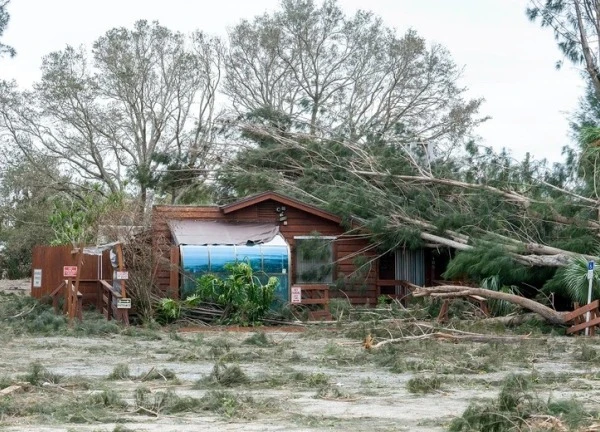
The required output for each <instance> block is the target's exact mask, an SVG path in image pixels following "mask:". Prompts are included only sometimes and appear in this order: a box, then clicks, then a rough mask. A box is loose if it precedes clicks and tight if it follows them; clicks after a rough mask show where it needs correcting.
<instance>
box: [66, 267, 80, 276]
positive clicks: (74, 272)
mask: <svg viewBox="0 0 600 432" xmlns="http://www.w3.org/2000/svg"><path fill="white" fill-rule="evenodd" d="M63 277H66V278H74V277H77V266H64V267H63Z"/></svg>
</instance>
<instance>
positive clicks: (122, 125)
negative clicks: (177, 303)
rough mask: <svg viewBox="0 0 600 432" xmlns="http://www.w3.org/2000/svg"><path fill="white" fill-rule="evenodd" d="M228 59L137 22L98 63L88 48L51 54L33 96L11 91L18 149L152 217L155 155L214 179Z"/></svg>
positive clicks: (194, 40) (193, 40)
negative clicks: (209, 170)
mask: <svg viewBox="0 0 600 432" xmlns="http://www.w3.org/2000/svg"><path fill="white" fill-rule="evenodd" d="M222 51H223V47H222V44H221V43H220V41H219V40H217V39H212V38H208V37H207V36H206V35H204V34H202V33H200V32H197V33H194V34H193V35H192V36H190V37H189V38H188V37H185V36H184V35H182V34H180V33H177V32H173V31H171V30H169V29H167V28H165V27H163V26H160V25H159V24H158V23H148V22H146V21H138V22H137V23H136V24H135V25H134V27H133V29H126V28H115V29H112V30H109V31H108V32H107V33H106V34H105V35H104V36H102V37H100V38H99V39H98V40H97V41H96V42H95V43H94V45H93V50H92V52H93V55H92V57H91V58H89V56H88V53H87V50H86V49H84V48H79V49H77V48H73V47H67V48H65V49H64V50H62V51H58V52H54V53H50V54H49V55H47V56H46V57H45V58H44V60H43V65H42V78H41V81H40V82H38V83H36V84H35V86H34V91H32V92H18V91H17V90H16V89H12V100H13V103H11V104H8V105H6V106H5V110H4V111H3V116H4V118H5V119H7V121H6V126H7V128H8V131H9V133H10V139H11V141H10V144H11V145H15V146H17V147H18V148H19V149H20V150H21V151H22V152H23V154H25V155H27V157H29V158H31V157H32V155H34V154H36V153H42V154H46V155H48V156H51V157H54V158H57V159H58V160H59V161H60V166H61V168H62V169H65V170H68V171H69V172H70V173H72V174H73V175H74V176H75V177H76V178H78V179H80V180H82V181H86V182H91V183H96V184H99V185H101V188H100V189H99V190H100V191H101V192H102V193H104V194H105V195H110V194H119V193H131V194H133V195H135V196H137V197H138V199H139V202H140V208H141V209H142V210H143V209H144V208H145V207H146V204H147V202H148V199H149V194H150V193H153V192H154V191H153V188H154V186H155V183H153V182H154V170H155V169H156V168H157V166H158V162H157V159H156V155H159V154H165V153H168V154H173V155H175V158H176V159H178V160H183V159H185V160H186V161H187V163H188V165H189V166H190V167H191V170H192V172H194V173H195V174H197V175H199V176H204V177H202V178H206V175H205V173H206V170H203V169H202V168H203V167H206V166H211V161H210V157H211V156H212V155H213V151H214V148H213V147H214V146H213V143H214V134H215V129H214V120H215V118H216V116H217V114H218V113H217V112H216V110H215V97H216V93H217V88H218V84H219V80H220V73H221V70H220V68H221V59H222V56H223V54H222ZM199 181H201V179H199ZM174 193H175V194H176V195H177V193H178V192H177V191H175V192H174ZM175 200H177V199H175Z"/></svg>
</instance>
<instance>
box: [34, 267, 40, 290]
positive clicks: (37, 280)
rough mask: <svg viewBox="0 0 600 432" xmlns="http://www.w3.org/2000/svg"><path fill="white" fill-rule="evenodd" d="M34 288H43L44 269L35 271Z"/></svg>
mask: <svg viewBox="0 0 600 432" xmlns="http://www.w3.org/2000/svg"><path fill="white" fill-rule="evenodd" d="M33 287H34V288H41V287H42V269H33Z"/></svg>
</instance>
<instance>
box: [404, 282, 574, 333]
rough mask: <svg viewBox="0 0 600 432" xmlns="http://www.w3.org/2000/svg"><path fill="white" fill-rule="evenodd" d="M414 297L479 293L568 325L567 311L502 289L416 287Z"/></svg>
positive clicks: (451, 286) (458, 295) (449, 286)
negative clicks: (561, 310)
mask: <svg viewBox="0 0 600 432" xmlns="http://www.w3.org/2000/svg"><path fill="white" fill-rule="evenodd" d="M412 294H413V296H414V297H433V298H456V297H465V296H471V295H477V296H481V297H485V298H492V299H496V300H505V301H507V302H509V303H513V304H516V305H518V306H521V307H522V308H524V309H528V310H530V311H532V312H535V313H536V314H538V315H540V316H541V317H542V318H544V319H545V320H546V321H548V322H549V323H550V324H556V325H566V324H567V321H566V319H565V317H566V315H567V312H557V311H555V310H554V309H551V308H549V307H548V306H544V305H543V304H541V303H539V302H536V301H535V300H531V299H528V298H525V297H522V296H520V295H516V294H509V293H504V292H500V291H492V290H488V289H483V288H472V287H465V286H459V285H442V286H436V287H425V288H416V289H415V290H414V291H413V293H412Z"/></svg>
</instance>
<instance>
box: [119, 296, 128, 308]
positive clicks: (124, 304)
mask: <svg viewBox="0 0 600 432" xmlns="http://www.w3.org/2000/svg"><path fill="white" fill-rule="evenodd" d="M117 309H131V299H130V298H124V299H119V300H117Z"/></svg>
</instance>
